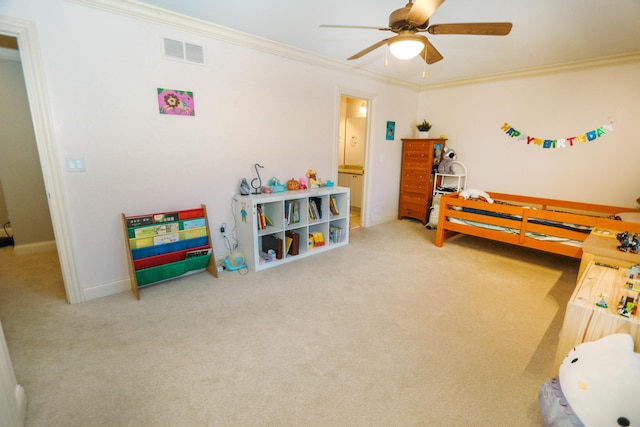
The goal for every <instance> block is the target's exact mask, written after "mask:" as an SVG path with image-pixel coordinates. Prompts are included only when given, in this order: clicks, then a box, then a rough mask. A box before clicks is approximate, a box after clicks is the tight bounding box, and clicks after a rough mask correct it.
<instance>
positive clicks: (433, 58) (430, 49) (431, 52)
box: [420, 37, 442, 64]
mask: <svg viewBox="0 0 640 427" xmlns="http://www.w3.org/2000/svg"><path fill="white" fill-rule="evenodd" d="M424 49H426V50H427V56H426V59H425V56H424ZM424 49H422V52H421V53H420V57H421V58H422V59H424V60H425V61H426V62H427V64H433V63H436V62H438V61H441V60H442V55H441V54H440V52H438V49H436V48H435V46H433V45H432V44H431V42H430V41H429V39H427V38H426V37H425V38H424Z"/></svg>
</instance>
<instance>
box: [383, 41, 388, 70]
mask: <svg viewBox="0 0 640 427" xmlns="http://www.w3.org/2000/svg"><path fill="white" fill-rule="evenodd" d="M388 55H389V45H388V44H387V48H386V49H385V50H384V66H385V67H386V66H387V65H389V58H388Z"/></svg>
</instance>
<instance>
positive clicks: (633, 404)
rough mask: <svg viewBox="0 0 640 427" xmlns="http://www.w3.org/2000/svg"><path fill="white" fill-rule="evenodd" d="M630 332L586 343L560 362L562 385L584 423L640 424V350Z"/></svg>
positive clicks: (567, 398) (590, 424)
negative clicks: (636, 349) (638, 350)
mask: <svg viewBox="0 0 640 427" xmlns="http://www.w3.org/2000/svg"><path fill="white" fill-rule="evenodd" d="M633 345H634V343H633V338H632V337H631V335H629V334H613V335H607V336H605V337H603V338H600V339H599V340H597V341H593V342H585V343H582V344H580V345H578V346H576V347H575V348H574V349H573V350H571V351H570V352H569V354H567V357H565V358H564V361H563V362H562V364H561V365H560V374H559V380H560V386H561V387H562V392H563V393H564V397H565V398H566V400H567V402H569V405H571V408H572V409H573V411H574V412H575V414H576V415H577V416H578V418H580V421H581V422H582V423H583V424H584V425H585V426H637V425H640V400H639V399H640V398H639V396H640V353H635V352H634V351H633Z"/></svg>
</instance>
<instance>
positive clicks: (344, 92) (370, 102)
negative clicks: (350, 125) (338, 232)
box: [333, 87, 375, 227]
mask: <svg viewBox="0 0 640 427" xmlns="http://www.w3.org/2000/svg"><path fill="white" fill-rule="evenodd" d="M343 96H346V97H348V98H358V99H363V100H365V101H367V122H366V125H365V128H366V136H365V149H364V151H365V152H364V165H363V166H364V171H365V173H364V180H363V182H362V207H361V208H360V226H361V227H367V225H368V222H367V217H368V204H367V200H368V197H367V195H368V193H369V191H368V188H369V177H370V176H371V173H370V172H371V168H370V167H369V165H370V164H371V159H370V155H371V127H372V122H373V120H372V119H373V113H374V101H375V96H373V95H372V94H371V93H367V92H362V91H358V90H354V89H347V88H340V87H338V88H337V92H336V106H337V108H336V115H335V117H336V120H335V124H334V135H336V140H335V142H336V143H335V144H334V148H333V156H334V157H333V167H334V168H335V172H334V177H335V182H338V159H339V158H340V157H339V156H340V154H339V153H338V149H339V147H340V142H339V141H340V139H339V138H340V108H341V102H342V97H343ZM345 144H346V141H345Z"/></svg>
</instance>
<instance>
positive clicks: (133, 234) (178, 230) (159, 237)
mask: <svg viewBox="0 0 640 427" xmlns="http://www.w3.org/2000/svg"><path fill="white" fill-rule="evenodd" d="M122 225H123V228H124V234H125V241H126V244H127V258H128V260H129V275H130V279H131V290H132V292H133V294H134V295H135V297H136V298H137V299H140V291H139V289H140V288H142V287H145V286H149V285H153V284H156V283H160V282H164V281H167V280H170V279H176V278H178V277H182V276H186V275H189V274H194V273H199V272H201V271H205V270H206V271H208V272H209V273H211V274H212V275H213V276H214V277H218V270H217V268H216V265H215V256H214V254H213V247H212V245H211V233H210V232H209V225H208V222H207V209H206V207H205V205H201V206H200V207H199V208H195V209H187V210H181V211H175V212H162V213H156V214H148V215H137V216H126V215H125V214H124V213H123V214H122ZM212 259H213V260H214V262H213V263H212V262H211V260H212Z"/></svg>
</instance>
